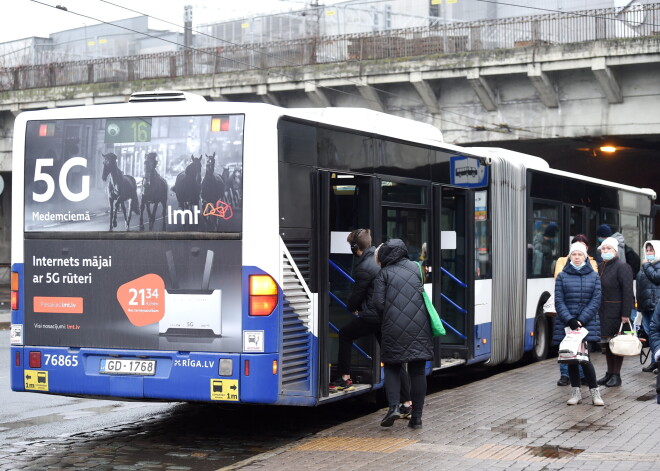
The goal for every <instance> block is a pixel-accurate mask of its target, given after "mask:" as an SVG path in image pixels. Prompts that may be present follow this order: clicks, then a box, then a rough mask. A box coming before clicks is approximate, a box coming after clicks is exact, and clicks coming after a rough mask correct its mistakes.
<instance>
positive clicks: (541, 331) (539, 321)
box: [532, 314, 549, 361]
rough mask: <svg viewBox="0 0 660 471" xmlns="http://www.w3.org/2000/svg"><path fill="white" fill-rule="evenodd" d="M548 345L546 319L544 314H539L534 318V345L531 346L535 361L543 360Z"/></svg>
mask: <svg viewBox="0 0 660 471" xmlns="http://www.w3.org/2000/svg"><path fill="white" fill-rule="evenodd" d="M548 347H549V341H548V321H547V320H546V318H545V315H544V314H540V315H537V316H536V319H534V347H533V348H532V358H533V359H534V360H535V361H541V360H545V359H546V358H547V356H548Z"/></svg>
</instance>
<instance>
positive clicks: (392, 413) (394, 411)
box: [380, 405, 401, 427]
mask: <svg viewBox="0 0 660 471" xmlns="http://www.w3.org/2000/svg"><path fill="white" fill-rule="evenodd" d="M400 418H401V413H400V412H399V406H398V405H396V406H390V408H389V409H388V411H387V414H385V417H383V420H381V421H380V426H381V427H391V426H392V425H394V421H395V420H396V419H400Z"/></svg>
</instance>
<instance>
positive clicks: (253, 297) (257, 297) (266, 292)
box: [250, 275, 277, 316]
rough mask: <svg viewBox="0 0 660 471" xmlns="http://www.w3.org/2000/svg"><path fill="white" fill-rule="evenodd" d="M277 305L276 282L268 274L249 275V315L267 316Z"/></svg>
mask: <svg viewBox="0 0 660 471" xmlns="http://www.w3.org/2000/svg"><path fill="white" fill-rule="evenodd" d="M276 306H277V283H275V280H274V279H273V277H272V276H270V275H250V315H251V316H267V315H269V314H270V313H271V312H273V310H275V307H276Z"/></svg>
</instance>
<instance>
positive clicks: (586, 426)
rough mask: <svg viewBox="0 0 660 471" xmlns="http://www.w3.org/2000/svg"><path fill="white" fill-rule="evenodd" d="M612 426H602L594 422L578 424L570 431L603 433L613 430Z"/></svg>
mask: <svg viewBox="0 0 660 471" xmlns="http://www.w3.org/2000/svg"><path fill="white" fill-rule="evenodd" d="M613 428H614V427H613V426H612V425H600V424H595V423H592V422H578V423H577V424H575V425H573V426H572V427H570V428H569V429H568V430H569V431H573V432H601V431H604V430H612V429H613Z"/></svg>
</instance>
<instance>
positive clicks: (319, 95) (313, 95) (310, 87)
mask: <svg viewBox="0 0 660 471" xmlns="http://www.w3.org/2000/svg"><path fill="white" fill-rule="evenodd" d="M305 93H307V96H308V97H309V99H310V100H312V103H314V106H316V107H317V108H330V107H332V104H331V103H330V100H328V97H327V96H326V94H325V92H324V91H323V90H322V89H319V88H318V87H317V86H316V82H314V81H311V80H307V81H305Z"/></svg>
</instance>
